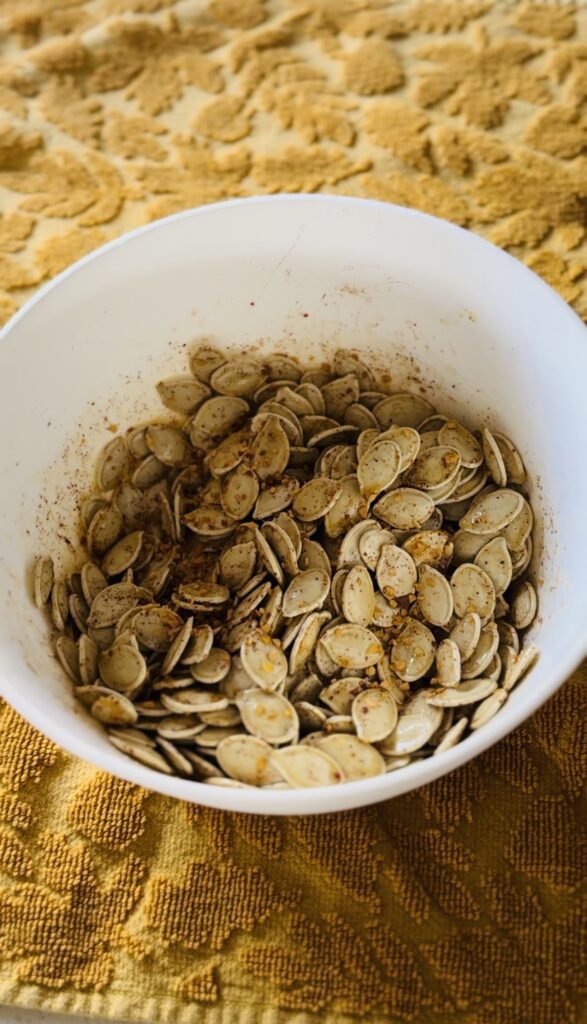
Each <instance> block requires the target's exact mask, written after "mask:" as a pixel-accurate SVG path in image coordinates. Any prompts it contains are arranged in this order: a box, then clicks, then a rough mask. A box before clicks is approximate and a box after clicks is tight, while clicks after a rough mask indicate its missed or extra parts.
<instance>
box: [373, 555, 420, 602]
mask: <svg viewBox="0 0 587 1024" xmlns="http://www.w3.org/2000/svg"><path fill="white" fill-rule="evenodd" d="M376 576H377V583H378V585H379V588H380V590H381V592H382V594H384V596H385V597H386V598H388V600H391V599H393V598H397V597H405V596H406V595H407V594H412V593H414V590H415V587H416V580H417V578H418V572H417V569H416V566H415V564H414V560H413V558H412V556H411V555H409V554H408V552H407V551H404V550H403V548H399V547H398V546H397V545H396V544H384V545H383V547H382V548H381V553H380V555H379V560H378V562H377V570H376Z"/></svg>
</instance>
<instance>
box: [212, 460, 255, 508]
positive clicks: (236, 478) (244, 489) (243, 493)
mask: <svg viewBox="0 0 587 1024" xmlns="http://www.w3.org/2000/svg"><path fill="white" fill-rule="evenodd" d="M258 496H259V481H258V479H257V477H256V476H255V474H254V472H253V471H252V469H247V468H246V467H245V466H237V467H236V469H233V470H232V472H231V473H227V475H226V476H225V477H224V478H223V480H222V496H221V501H222V508H223V509H224V511H225V512H226V514H227V515H228V516H231V517H232V519H246V518H247V516H248V515H249V514H250V512H251V511H252V509H253V506H254V505H255V502H256V501H257V498H258Z"/></svg>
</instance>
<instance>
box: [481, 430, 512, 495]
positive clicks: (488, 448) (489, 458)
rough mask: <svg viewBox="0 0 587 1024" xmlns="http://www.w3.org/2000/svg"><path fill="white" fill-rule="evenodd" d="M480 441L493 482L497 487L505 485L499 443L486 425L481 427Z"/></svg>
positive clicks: (506, 476) (505, 480)
mask: <svg viewBox="0 0 587 1024" xmlns="http://www.w3.org/2000/svg"><path fill="white" fill-rule="evenodd" d="M481 443H482V445H483V455H484V457H485V464H486V466H487V468H488V470H489V472H490V474H491V478H492V480H493V482H494V483H495V484H497V486H498V487H505V485H506V484H507V480H508V475H507V472H506V468H505V463H504V461H503V458H502V455H501V451H500V448H499V445H498V443H497V441H496V440H495V438H494V436H493V434H492V433H491V431H490V430H489V429H488V427H483V429H482V431H481Z"/></svg>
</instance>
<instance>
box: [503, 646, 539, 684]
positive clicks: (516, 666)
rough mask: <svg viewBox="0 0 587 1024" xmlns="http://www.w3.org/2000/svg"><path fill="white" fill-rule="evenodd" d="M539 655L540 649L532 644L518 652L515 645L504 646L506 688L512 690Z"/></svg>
mask: <svg viewBox="0 0 587 1024" xmlns="http://www.w3.org/2000/svg"><path fill="white" fill-rule="evenodd" d="M537 657H538V651H537V649H536V647H534V646H532V644H527V645H526V646H524V647H522V650H521V651H519V652H516V651H515V649H514V648H513V647H504V648H503V653H502V662H503V688H504V690H508V691H509V690H512V689H513V688H514V686H515V685H516V683H517V682H519V681H520V679H521V678H522V676H524V675H525V674H526V672H527V671H528V670H529V669H530V668H531V667H532V665H533V664H534V662H535V661H536V659H537Z"/></svg>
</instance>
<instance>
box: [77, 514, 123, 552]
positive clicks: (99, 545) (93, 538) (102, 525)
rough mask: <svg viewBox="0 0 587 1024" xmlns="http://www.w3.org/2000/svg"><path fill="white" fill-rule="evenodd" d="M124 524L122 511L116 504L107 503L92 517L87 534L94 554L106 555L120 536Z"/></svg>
mask: <svg viewBox="0 0 587 1024" xmlns="http://www.w3.org/2000/svg"><path fill="white" fill-rule="evenodd" d="M123 526H124V520H123V518H122V513H121V511H120V509H119V508H118V507H117V506H116V505H105V506H104V508H101V509H99V510H98V511H97V512H96V515H95V516H94V518H93V519H92V522H91V523H90V525H89V527H88V532H87V534H86V540H87V544H88V550H89V552H90V554H92V555H104V554H106V552H107V551H108V550H109V548H111V547H112V546H113V545H114V544H116V541H117V540H118V538H119V537H120V534H121V533H122V529H123Z"/></svg>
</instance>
